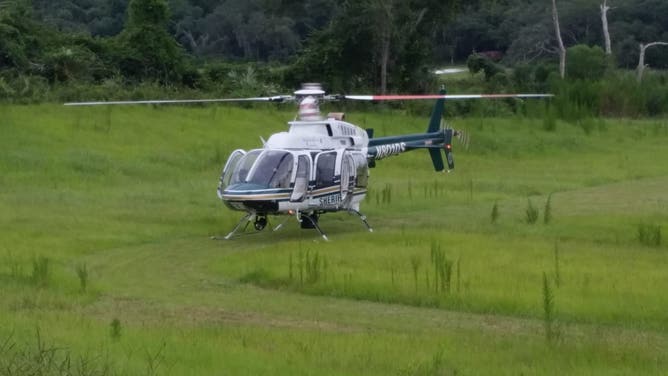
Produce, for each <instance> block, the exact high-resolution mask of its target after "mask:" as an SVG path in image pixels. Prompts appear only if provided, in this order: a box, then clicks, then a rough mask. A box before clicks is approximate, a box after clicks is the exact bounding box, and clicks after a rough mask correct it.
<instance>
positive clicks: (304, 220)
mask: <svg viewBox="0 0 668 376" xmlns="http://www.w3.org/2000/svg"><path fill="white" fill-rule="evenodd" d="M347 212H348V213H349V214H356V215H357V216H358V217H359V219H360V220H361V221H362V223H364V226H366V228H367V230H369V232H373V228H372V227H371V225H369V222H367V220H366V216H365V215H364V214H362V213H360V212H359V211H358V210H355V209H348V210H347ZM290 217H291V216H286V218H285V219H284V220H283V221H282V222H281V223H279V224H278V225H277V226H276V227H273V226H272V225H271V223H270V222H269V219H268V217H267V216H266V215H258V214H254V213H248V214H246V215H244V216H243V217H242V218H241V219H240V220H239V222H237V225H236V226H234V228H233V229H232V231H231V232H230V233H229V234H227V235H225V236H224V237H220V236H212V237H211V239H214V240H230V239H232V238H234V237H239V236H242V235H253V234H258V233H260V232H261V231H262V230H264V228H265V227H266V225H269V227H271V229H272V232H276V231H278V230H280V229H281V228H283V226H284V225H285V223H286V222H287V221H288V220H289V219H290ZM295 217H296V218H297V221H298V222H299V223H300V225H301V228H302V229H315V230H316V231H318V233H319V234H320V236H322V238H323V239H324V240H325V241H329V238H328V237H327V234H325V232H324V231H322V228H320V225H318V219H319V217H320V215H319V214H318V213H313V214H304V213H296V215H295ZM251 222H253V227H254V228H255V232H246V230H247V229H248V225H249V224H250V223H251Z"/></svg>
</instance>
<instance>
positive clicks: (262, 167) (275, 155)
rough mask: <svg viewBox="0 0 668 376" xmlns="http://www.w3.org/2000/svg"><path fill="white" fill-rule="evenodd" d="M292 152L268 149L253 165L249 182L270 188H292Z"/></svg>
mask: <svg viewBox="0 0 668 376" xmlns="http://www.w3.org/2000/svg"><path fill="white" fill-rule="evenodd" d="M293 163H294V159H293V157H292V153H289V152H287V151H280V150H267V151H265V152H264V153H262V155H260V157H259V158H258V159H257V161H256V162H255V164H254V165H253V171H252V175H251V176H250V177H249V178H248V179H247V182H248V183H253V184H259V185H264V186H267V187H268V188H290V178H291V177H292V165H293Z"/></svg>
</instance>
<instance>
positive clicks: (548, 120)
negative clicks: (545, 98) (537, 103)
mask: <svg viewBox="0 0 668 376" xmlns="http://www.w3.org/2000/svg"><path fill="white" fill-rule="evenodd" d="M543 130H546V131H548V132H554V131H555V130H557V117H556V115H555V113H554V110H552V109H551V108H548V109H547V111H545V116H544V117H543Z"/></svg>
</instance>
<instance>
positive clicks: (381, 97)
mask: <svg viewBox="0 0 668 376" xmlns="http://www.w3.org/2000/svg"><path fill="white" fill-rule="evenodd" d="M553 96H554V95H553V94H426V95H343V98H345V99H352V100H357V101H401V100H419V99H481V98H482V99H496V98H548V97H553Z"/></svg>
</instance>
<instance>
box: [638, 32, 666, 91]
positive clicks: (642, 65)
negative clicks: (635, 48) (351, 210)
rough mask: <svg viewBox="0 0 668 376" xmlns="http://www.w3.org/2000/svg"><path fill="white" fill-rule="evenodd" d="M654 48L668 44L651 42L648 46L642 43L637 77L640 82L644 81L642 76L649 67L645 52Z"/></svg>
mask: <svg viewBox="0 0 668 376" xmlns="http://www.w3.org/2000/svg"><path fill="white" fill-rule="evenodd" d="M654 46H668V42H651V43H647V44H642V43H640V57H638V68H637V76H636V79H637V80H638V82H640V81H642V74H643V72H644V71H645V68H647V65H645V51H647V49H648V48H650V47H654Z"/></svg>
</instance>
